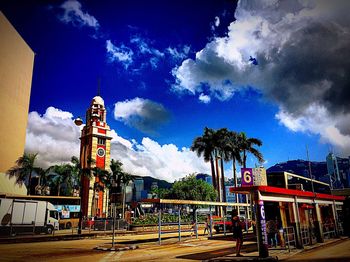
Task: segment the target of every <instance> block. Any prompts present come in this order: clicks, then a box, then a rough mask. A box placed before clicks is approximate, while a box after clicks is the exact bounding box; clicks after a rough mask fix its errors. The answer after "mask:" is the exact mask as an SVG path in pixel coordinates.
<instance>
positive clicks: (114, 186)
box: [110, 174, 117, 248]
mask: <svg viewBox="0 0 350 262" xmlns="http://www.w3.org/2000/svg"><path fill="white" fill-rule="evenodd" d="M110 182H111V185H112V188H111V194H110V203H111V212H112V219H113V229H112V230H113V233H112V248H114V234H115V218H116V206H115V203H116V202H117V201H116V196H117V194H116V192H117V190H116V189H117V183H116V182H117V179H116V177H115V174H113V175H112V177H111V181H110Z"/></svg>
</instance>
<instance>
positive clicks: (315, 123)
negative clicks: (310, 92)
mask: <svg viewBox="0 0 350 262" xmlns="http://www.w3.org/2000/svg"><path fill="white" fill-rule="evenodd" d="M276 118H277V119H278V120H279V121H280V123H281V124H283V125H285V126H286V127H287V128H289V129H290V130H292V131H294V132H309V133H312V134H316V135H320V138H321V142H324V143H330V144H332V145H335V146H336V147H337V149H338V150H340V153H341V154H344V155H348V154H350V150H349V149H350V136H348V135H344V134H342V133H341V132H340V131H339V129H338V128H337V125H338V124H342V123H347V124H349V123H350V122H349V120H350V114H347V115H341V116H337V117H336V118H334V116H331V115H330V114H329V112H328V111H327V109H326V108H325V107H324V106H322V105H318V104H312V105H310V106H309V107H308V108H307V109H306V110H305V111H304V112H303V115H301V116H293V115H291V114H290V113H288V112H286V111H284V110H283V109H282V110H280V111H279V112H278V113H277V114H276Z"/></svg>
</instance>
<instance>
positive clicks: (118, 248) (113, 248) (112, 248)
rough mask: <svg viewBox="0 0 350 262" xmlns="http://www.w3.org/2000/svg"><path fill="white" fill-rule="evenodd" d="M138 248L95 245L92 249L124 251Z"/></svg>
mask: <svg viewBox="0 0 350 262" xmlns="http://www.w3.org/2000/svg"><path fill="white" fill-rule="evenodd" d="M137 248H139V247H138V246H126V247H100V246H97V247H95V248H94V249H95V250H100V251H125V250H135V249H137Z"/></svg>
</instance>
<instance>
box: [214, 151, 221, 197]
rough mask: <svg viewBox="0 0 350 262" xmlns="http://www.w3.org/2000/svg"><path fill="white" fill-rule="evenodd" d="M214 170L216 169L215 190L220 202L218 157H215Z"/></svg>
mask: <svg viewBox="0 0 350 262" xmlns="http://www.w3.org/2000/svg"><path fill="white" fill-rule="evenodd" d="M215 170H216V184H217V191H218V194H219V196H218V201H219V202H221V194H220V187H221V186H220V173H219V164H218V158H217V157H215Z"/></svg>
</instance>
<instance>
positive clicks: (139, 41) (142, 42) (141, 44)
mask: <svg viewBox="0 0 350 262" xmlns="http://www.w3.org/2000/svg"><path fill="white" fill-rule="evenodd" d="M130 43H133V44H136V45H137V46H138V48H139V50H140V52H141V53H142V54H150V55H154V56H157V57H163V56H164V53H163V52H161V51H159V50H158V49H157V48H154V47H152V46H150V44H149V43H148V41H147V40H146V39H143V38H141V37H139V36H134V37H132V38H131V39H130Z"/></svg>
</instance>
